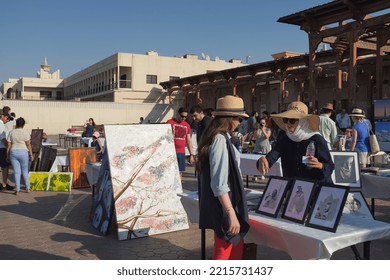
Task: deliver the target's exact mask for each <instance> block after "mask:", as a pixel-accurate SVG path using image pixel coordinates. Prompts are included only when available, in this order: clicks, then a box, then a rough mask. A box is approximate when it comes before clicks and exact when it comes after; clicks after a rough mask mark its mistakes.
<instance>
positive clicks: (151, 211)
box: [105, 124, 188, 240]
mask: <svg viewBox="0 0 390 280" xmlns="http://www.w3.org/2000/svg"><path fill="white" fill-rule="evenodd" d="M105 133H106V145H107V152H108V157H109V165H110V173H111V181H112V190H113V198H114V205H115V214H116V220H117V225H118V238H119V240H125V239H134V238H139V237H144V236H149V235H155V234H160V233H165V232H171V231H177V230H183V229H188V220H187V215H186V212H185V211H184V208H183V206H182V204H181V202H180V198H179V197H178V196H177V194H178V193H181V192H182V186H181V180H180V175H179V169H178V165H177V159H176V152H175V147H174V143H173V137H172V130H171V126H170V125H167V124H153V125H106V126H105ZM118 135H120V137H118Z"/></svg>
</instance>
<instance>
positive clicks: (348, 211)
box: [343, 191, 375, 219]
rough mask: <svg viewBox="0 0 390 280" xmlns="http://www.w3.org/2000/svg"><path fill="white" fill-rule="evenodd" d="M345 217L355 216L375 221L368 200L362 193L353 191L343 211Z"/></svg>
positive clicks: (349, 194)
mask: <svg viewBox="0 0 390 280" xmlns="http://www.w3.org/2000/svg"><path fill="white" fill-rule="evenodd" d="M343 215H353V216H359V217H362V218H367V219H375V218H374V216H373V215H372V212H371V210H370V207H369V206H368V204H367V201H366V199H365V198H364V196H363V194H362V193H361V192H360V191H352V192H349V193H348V197H347V200H346V201H345V205H344V209H343Z"/></svg>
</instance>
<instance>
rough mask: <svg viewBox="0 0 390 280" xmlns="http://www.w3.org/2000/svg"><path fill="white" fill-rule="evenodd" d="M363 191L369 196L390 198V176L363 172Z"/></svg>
mask: <svg viewBox="0 0 390 280" xmlns="http://www.w3.org/2000/svg"><path fill="white" fill-rule="evenodd" d="M361 177H362V193H363V195H364V196H365V197H368V198H379V199H386V198H390V177H385V176H380V175H374V174H361Z"/></svg>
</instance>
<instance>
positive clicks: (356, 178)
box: [330, 152, 362, 188]
mask: <svg viewBox="0 0 390 280" xmlns="http://www.w3.org/2000/svg"><path fill="white" fill-rule="evenodd" d="M330 155H331V156H332V160H333V162H334V170H333V173H332V180H333V183H334V184H336V185H341V186H349V187H351V188H361V187H362V183H361V180H360V168H359V158H358V153H357V152H330Z"/></svg>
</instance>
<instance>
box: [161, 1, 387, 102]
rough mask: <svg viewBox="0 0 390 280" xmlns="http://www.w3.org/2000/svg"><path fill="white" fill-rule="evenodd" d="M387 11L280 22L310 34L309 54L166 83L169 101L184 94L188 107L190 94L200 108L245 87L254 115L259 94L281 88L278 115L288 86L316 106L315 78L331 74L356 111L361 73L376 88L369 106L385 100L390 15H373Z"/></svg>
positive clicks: (306, 14)
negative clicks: (207, 94) (262, 88)
mask: <svg viewBox="0 0 390 280" xmlns="http://www.w3.org/2000/svg"><path fill="white" fill-rule="evenodd" d="M388 8H390V1H389V0H375V1H372V0H339V1H333V2H330V3H327V4H324V5H320V6H317V7H314V8H310V9H307V10H304V11H301V12H297V13H294V14H292V15H289V16H285V17H281V18H279V19H278V22H282V23H288V24H293V25H297V26H300V28H301V29H302V30H304V31H306V32H307V34H308V38H309V53H308V54H305V55H296V56H293V57H287V58H280V59H275V60H272V61H267V62H262V63H257V64H252V65H247V66H242V67H237V68H233V69H228V70H223V71H216V72H212V73H206V74H202V75H196V76H191V77H186V78H181V79H177V80H171V81H166V82H162V83H160V85H161V86H162V87H163V89H164V90H166V91H167V92H168V95H169V97H170V101H171V97H172V94H173V92H180V93H183V94H184V96H185V103H186V105H187V104H188V103H189V102H188V100H187V98H188V95H189V93H190V92H191V93H195V94H196V101H195V102H196V103H202V99H201V90H203V89H206V88H207V89H208V90H209V91H210V89H215V90H214V92H215V91H216V89H217V88H218V86H221V85H224V86H228V88H229V89H231V91H230V92H225V94H233V95H236V94H237V87H238V86H239V85H242V84H245V85H246V86H247V87H249V88H250V91H251V94H252V96H251V99H252V102H251V103H252V104H251V108H248V109H252V110H253V100H254V98H255V97H254V92H255V90H256V88H257V87H258V86H259V85H264V84H267V83H268V84H269V83H272V82H273V83H274V82H278V84H279V86H280V94H279V97H278V102H279V109H282V108H281V106H283V101H284V98H286V96H287V95H288V92H287V91H286V90H285V83H286V81H291V79H293V80H294V81H295V82H296V83H298V84H299V86H298V89H297V92H296V93H295V95H296V97H297V99H300V100H302V101H304V102H312V103H314V104H315V102H316V100H317V98H318V96H317V91H318V87H317V85H316V80H317V79H316V77H317V76H318V75H319V74H324V73H333V75H336V85H335V89H336V90H339V91H341V90H343V81H344V82H345V81H348V84H347V87H348V88H347V90H348V99H349V102H350V104H351V105H353V104H355V101H356V97H357V96H356V94H357V92H356V91H357V86H356V85H357V80H356V79H357V78H356V77H357V72H358V70H359V69H366V68H370V70H369V71H370V73H372V75H371V79H372V81H373V83H375V84H376V86H375V87H374V89H375V90H373V91H372V92H371V100H372V99H380V98H386V97H388V96H387V93H384V92H383V88H382V85H383V80H384V73H383V69H384V67H385V66H389V65H390V60H389V56H388V54H389V53H390V43H389V39H390V29H389V28H390V13H386V14H382V15H379V16H369V15H370V14H372V13H376V12H381V11H384V10H386V9H388ZM321 43H326V44H330V46H331V50H328V51H319V52H318V51H317V49H318V46H319V45H320V44H321ZM372 68H374V69H372ZM366 71H368V70H367V69H366ZM268 94H269V92H268ZM192 102H193V100H192Z"/></svg>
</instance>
